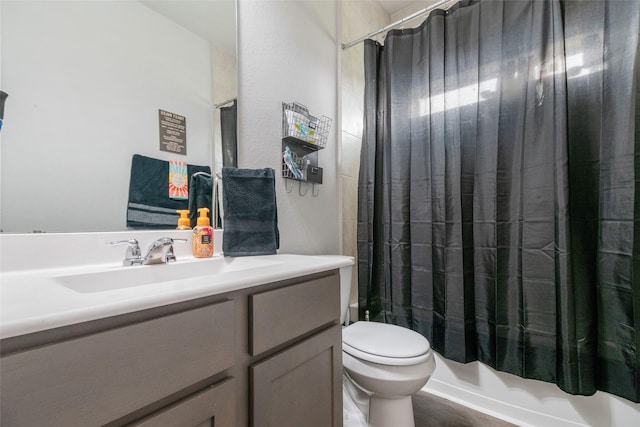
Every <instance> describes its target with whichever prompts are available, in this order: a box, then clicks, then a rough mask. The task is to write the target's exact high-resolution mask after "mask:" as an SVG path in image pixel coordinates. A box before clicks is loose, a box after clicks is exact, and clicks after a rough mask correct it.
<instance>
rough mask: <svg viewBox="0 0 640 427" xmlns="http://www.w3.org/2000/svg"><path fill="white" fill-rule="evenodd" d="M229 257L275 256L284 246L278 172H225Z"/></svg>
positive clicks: (225, 240)
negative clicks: (282, 243)
mask: <svg viewBox="0 0 640 427" xmlns="http://www.w3.org/2000/svg"><path fill="white" fill-rule="evenodd" d="M222 189H223V194H224V197H223V198H222V206H223V207H224V221H223V223H222V228H223V237H222V250H223V252H224V255H225V256H247V255H272V254H275V253H276V249H278V248H279V247H280V233H279V232H278V210H277V206H276V186H275V171H274V170H273V169H271V168H266V169H236V168H223V169H222Z"/></svg>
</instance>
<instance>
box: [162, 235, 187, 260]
mask: <svg viewBox="0 0 640 427" xmlns="http://www.w3.org/2000/svg"><path fill="white" fill-rule="evenodd" d="M171 240H172V242H173V243H175V242H181V243H186V242H188V240H187V239H171ZM175 260H176V254H175V253H174V252H173V245H171V246H170V247H169V250H168V251H167V255H166V256H165V262H171V261H175Z"/></svg>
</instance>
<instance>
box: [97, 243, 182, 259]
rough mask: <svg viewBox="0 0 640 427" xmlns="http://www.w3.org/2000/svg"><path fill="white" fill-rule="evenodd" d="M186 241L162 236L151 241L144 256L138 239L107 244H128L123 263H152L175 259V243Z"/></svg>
mask: <svg viewBox="0 0 640 427" xmlns="http://www.w3.org/2000/svg"><path fill="white" fill-rule="evenodd" d="M186 241H187V239H172V238H171V237H162V238H160V239H158V240H155V241H154V242H153V243H151V245H150V246H149V249H147V253H146V254H145V255H144V256H142V252H140V245H138V241H137V240H136V239H129V240H115V241H113V242H109V243H107V244H108V245H109V246H120V245H127V252H126V253H125V258H124V260H123V261H122V265H150V264H164V263H167V262H171V261H175V260H176V255H175V254H174V253H173V243H174V242H186Z"/></svg>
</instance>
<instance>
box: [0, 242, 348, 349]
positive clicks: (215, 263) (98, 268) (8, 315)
mask: <svg viewBox="0 0 640 427" xmlns="http://www.w3.org/2000/svg"><path fill="white" fill-rule="evenodd" d="M352 264H353V258H351V257H345V256H333V255H327V256H324V255H286V254H278V255H266V256H256V257H239V258H224V257H222V256H214V257H213V258H208V259H196V258H193V257H185V256H183V257H179V258H178V261H176V262H175V263H170V264H166V265H164V264H160V265H153V266H133V267H121V266H119V265H117V264H115V265H114V263H112V262H110V263H109V264H102V265H95V264H94V265H91V266H87V267H71V266H67V267H64V268H42V269H33V270H16V271H6V270H3V272H2V273H1V275H0V338H2V339H4V338H10V337H14V336H18V335H23V334H28V333H33V332H39V331H43V330H47V329H52V328H56V327H61V326H67V325H71V324H75V323H81V322H86V321H91V320H96V319H101V318H105V317H110V316H114V315H120V314H125V313H130V312H134V311H138V310H144V309H148V308H153V307H158V306H162V305H166V304H172V303H176V302H181V301H187V300H191V299H195V298H202V297H206V296H210V295H216V294H220V293H224V292H230V291H234V290H238V289H243V288H247V287H251V286H257V285H262V284H266V283H271V282H276V281H280V280H286V279H292V278H296V277H300V276H305V275H308V274H314V273H320V272H324V271H328V270H333V269H336V268H340V267H344V266H348V265H352ZM209 271H211V273H209ZM183 273H184V275H183ZM149 277H152V278H159V279H157V280H159V281H157V280H156V279H153V282H152V283H148V282H149V281H150V279H149Z"/></svg>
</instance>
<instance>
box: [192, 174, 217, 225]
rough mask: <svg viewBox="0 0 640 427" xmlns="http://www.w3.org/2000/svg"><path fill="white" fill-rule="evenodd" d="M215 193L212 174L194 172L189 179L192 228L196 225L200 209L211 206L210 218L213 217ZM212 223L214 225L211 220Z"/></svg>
mask: <svg viewBox="0 0 640 427" xmlns="http://www.w3.org/2000/svg"><path fill="white" fill-rule="evenodd" d="M212 194H213V179H212V178H211V174H209V173H207V174H206V175H205V174H201V173H194V174H193V175H191V179H190V180H189V221H190V222H191V228H193V227H195V226H196V222H197V217H198V209H200V208H209V218H210V219H211V218H213V210H212V203H211V197H212V196H211V195H212ZM211 225H212V226H213V225H214V222H213V220H211Z"/></svg>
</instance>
